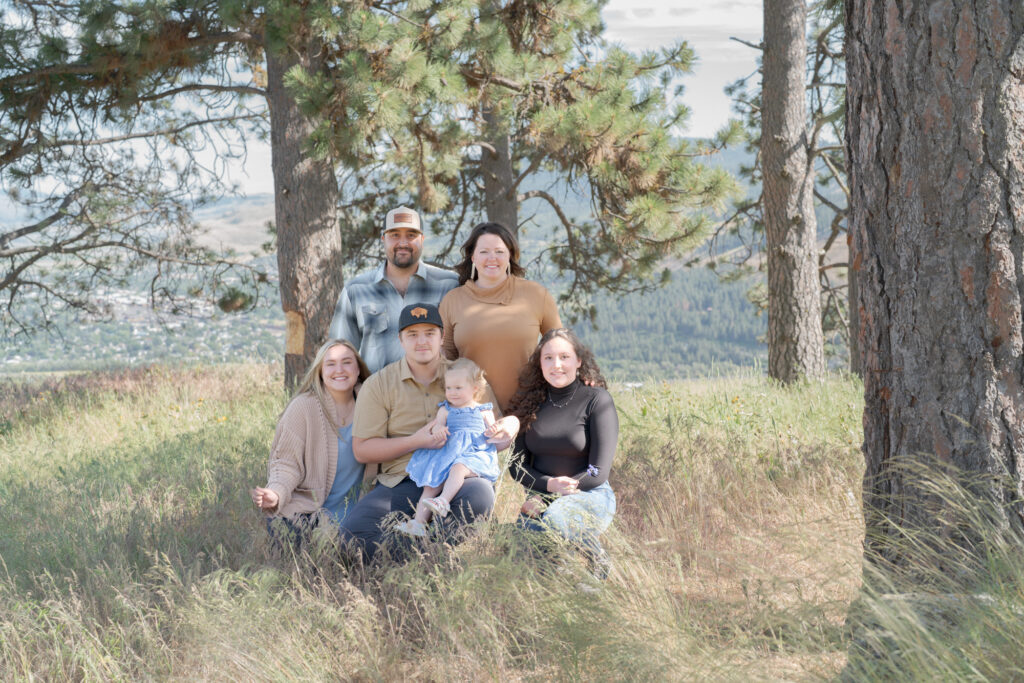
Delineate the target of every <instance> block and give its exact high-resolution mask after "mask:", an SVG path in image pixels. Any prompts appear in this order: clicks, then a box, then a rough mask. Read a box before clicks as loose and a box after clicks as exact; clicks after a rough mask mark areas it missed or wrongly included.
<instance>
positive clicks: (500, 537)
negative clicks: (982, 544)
mask: <svg viewBox="0 0 1024 683" xmlns="http://www.w3.org/2000/svg"><path fill="white" fill-rule="evenodd" d="M280 384H281V380H280V377H279V376H277V375H275V374H274V372H273V371H272V370H271V369H270V368H268V367H264V366H260V365H244V366H243V365H238V366H220V367H216V368H201V369H176V370H169V369H164V368H151V369H141V370H134V371H124V372H111V373H103V374H93V375H82V376H69V377H66V378H63V379H51V380H47V381H46V382H42V381H34V382H24V381H21V382H10V381H8V382H7V383H6V384H5V385H4V387H3V394H2V395H3V398H2V401H0V410H2V411H3V412H2V415H0V530H2V535H0V557H2V566H0V678H2V679H3V680H16V679H29V678H42V679H58V680H60V679H76V680H78V679H91V680H96V679H138V678H142V679H147V678H158V679H163V678H169V677H172V676H174V677H178V676H185V677H192V678H199V679H207V680H209V679H213V680H226V679H243V680H292V679H303V680H337V679H354V680H368V679H374V680H393V679H417V680H419V679H427V680H452V679H455V680H470V679H472V680H499V679H500V680H508V679H512V680H548V679H561V680H580V679H586V680H592V679H597V680H622V679H629V680H666V679H671V680H679V679H712V680H751V679H761V680H768V679H771V680H778V679H785V680H807V679H812V680H816V679H822V678H832V677H835V676H837V675H840V674H841V673H842V672H844V669H845V670H846V673H847V675H852V674H851V673H850V672H857V674H856V675H857V676H858V677H863V676H867V677H870V676H871V674H872V672H878V674H879V675H880V676H884V675H891V674H892V671H893V669H892V668H891V667H890V668H889V669H886V668H885V667H886V666H890V664H891V662H890V661H889V660H885V659H884V658H881V659H880V658H879V657H878V656H877V654H875V655H871V656H870V657H868V656H865V657H864V658H863V661H860V660H857V661H854V662H850V666H849V667H847V665H848V662H847V652H848V651H850V647H851V643H855V642H858V641H855V639H854V638H853V637H852V636H851V635H850V634H849V633H848V630H847V629H846V628H845V626H844V624H845V621H846V616H847V613H848V611H849V608H850V603H851V601H852V600H853V599H854V598H855V597H856V596H857V595H858V591H859V588H860V585H861V574H862V572H861V553H862V546H861V543H862V540H863V534H864V529H863V521H862V517H861V511H860V486H861V483H860V480H861V475H862V459H861V456H860V453H859V442H860V411H861V398H860V395H861V392H862V389H861V387H860V384H859V382H858V381H857V380H856V379H850V378H846V377H841V376H835V377H833V378H831V379H829V380H828V381H826V382H825V383H823V384H806V385H801V386H798V387H795V388H791V389H782V388H780V387H778V386H777V385H775V384H773V383H771V382H769V381H768V380H766V379H764V378H762V377H757V376H748V377H741V378H720V379H713V380H707V381H693V382H685V383H674V384H666V383H659V382H648V383H645V384H644V385H643V386H641V387H637V388H625V387H621V386H616V387H612V393H613V395H614V396H615V399H616V402H617V405H618V408H619V412H620V418H621V424H622V433H621V436H620V443H619V453H618V456H617V460H616V463H615V469H614V471H613V473H612V478H611V481H612V485H613V487H614V488H615V490H616V493H617V496H618V500H619V512H618V514H617V516H616V521H615V524H614V525H613V528H612V530H611V531H610V532H609V534H608V536H607V539H606V544H607V546H608V548H609V550H610V553H611V555H612V558H613V561H614V569H613V571H612V574H611V577H610V578H609V579H608V581H606V582H605V583H603V584H597V583H595V582H594V581H593V580H592V579H591V578H590V577H589V575H588V574H587V573H586V567H585V566H584V565H583V563H582V562H580V561H578V560H577V559H576V557H575V555H573V554H572V553H564V554H560V553H558V552H557V549H556V552H555V553H554V554H552V553H551V552H549V553H547V554H543V553H539V552H537V549H536V548H535V547H534V544H533V541H532V539H530V538H526V537H524V536H523V535H522V534H520V533H516V532H515V531H514V530H513V529H512V528H511V525H510V524H509V522H510V521H511V520H512V519H513V518H514V515H515V511H516V510H517V508H518V505H519V502H520V501H521V499H522V491H521V489H520V488H519V487H518V486H517V485H516V484H514V483H512V482H511V481H509V480H504V481H502V482H501V485H500V487H499V493H498V506H497V510H496V514H495V518H494V519H493V520H491V521H490V522H488V523H485V524H481V525H480V528H479V529H478V530H477V533H476V534H475V536H474V537H473V538H472V539H471V540H469V541H467V542H466V543H464V544H463V545H461V546H459V547H457V548H455V549H449V548H445V547H434V546H425V547H423V548H422V552H421V553H420V554H418V555H417V556H415V557H413V558H412V559H411V560H410V561H408V562H407V563H405V564H403V565H397V564H395V565H389V566H386V567H382V568H369V569H368V568H363V567H351V566H348V565H346V564H345V563H343V562H339V561H338V559H337V558H338V553H337V550H336V548H335V547H334V546H333V543H332V539H330V538H319V539H317V542H316V544H315V545H314V546H313V547H312V548H311V551H310V553H309V554H303V555H300V556H284V557H282V556H279V555H277V554H275V553H274V552H272V550H271V548H270V547H269V545H268V543H267V539H266V534H265V530H264V527H263V523H262V520H261V518H260V516H259V515H258V514H257V513H256V511H255V510H254V509H253V508H252V504H251V502H250V501H249V497H248V493H247V488H248V487H249V486H251V485H253V484H255V483H258V482H261V481H263V480H264V479H265V476H266V456H267V450H268V446H269V443H270V440H271V437H272V435H273V428H274V424H275V420H276V418H277V415H278V414H279V413H280V411H281V409H282V408H283V406H284V402H285V400H286V397H285V395H284V393H283V392H282V391H281V389H280ZM1016 577H1017V578H1016V579H1012V578H1011V579H1007V581H1008V584H1007V585H1008V586H1009V588H1007V590H1009V591H1010V592H1011V593H1012V591H1013V590H1016V588H1015V587H1014V586H1020V585H1024V581H1019V582H1018V583H1017V584H1014V583H1013V581H1014V580H1019V579H1020V575H1019V574H1017V575H1016ZM863 600H864V601H865V604H866V605H868V608H869V609H870V608H871V606H872V605H874V604H876V603H872V602H871V601H870V599H868V598H863ZM877 604H884V601H881V602H879V603H877ZM901 604H902V603H901ZM1000 604H1002V603H1000ZM1019 604H1020V601H1019V599H1018V602H1017V605H1019ZM900 609H902V607H900ZM882 611H883V612H884V610H882ZM986 614H988V613H987V612H986ZM1013 614H1014V613H1013V611H1012V609H1009V608H1008V611H1006V612H1005V615H1009V616H1007V618H1006V619H1005V620H1003V621H1000V622H999V623H1000V624H1003V625H1004V626H1005V624H1009V623H1012V620H1010V619H1009V617H1010V616H1012V615H1013ZM890 617H891V618H892V619H893V620H895V622H897V623H904V621H905V620H904V619H903V617H901V616H900V614H899V613H898V610H890ZM886 618H887V617H886V616H885V615H884V614H883V615H882V616H880V617H878V619H877V621H879V623H883V625H884V622H885V619H886ZM887 628H888V627H887ZM1008 628H1009V627H1005V628H1003V629H1002V630H1001V632H1000V633H1001V637H1002V638H1004V640H1005V641H1006V642H1008V643H1010V644H1011V645H1012V646H1013V647H1015V648H1016V647H1017V646H1019V644H1020V643H1021V642H1022V641H1021V640H1019V639H1017V638H1018V637H1019V636H1020V630H1019V629H1018V630H1017V631H1013V630H1012V628H1010V630H1009V631H1007V629H1008ZM892 630H893V629H892V628H889V631H892ZM889 631H887V632H889ZM918 635H920V634H918ZM919 640H920V638H919ZM924 642H925V646H926V647H927V638H925V640H924ZM978 647H979V648H980V650H979V651H984V652H986V653H987V652H988V649H986V647H987V646H978ZM862 649H863V650H864V651H865V652H868V651H870V647H868V646H867V645H865V646H864V647H863V648H862ZM989 649H990V648H989ZM954 650H955V651H954ZM954 650H951V653H952V654H950V659H949V661H950V662H952V664H951V665H950V666H951V667H952V668H946V669H941V668H940V669H935V671H937V672H939V673H942V672H945V673H949V671H959V670H961V669H957V668H956V667H958V666H961V665H963V663H964V662H965V661H967V662H969V661H970V657H971V656H970V654H969V653H968V654H964V650H963V649H962V648H961V649H959V650H956V649H955V648H954ZM855 651H857V650H856V647H855ZM1017 651H1019V650H1017ZM986 656H990V655H989V654H986ZM905 659H906V658H905V657H904V660H905ZM901 661H903V660H901ZM865 662H866V663H865ZM941 664H942V662H939V663H938V664H935V666H939V665H941ZM922 671H927V669H924V670H922ZM978 671H980V674H979V676H980V678H986V677H987V676H988V674H986V672H985V670H984V669H979V670H978ZM1011 677H1012V676H1011Z"/></svg>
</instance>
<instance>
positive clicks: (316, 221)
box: [266, 47, 342, 387]
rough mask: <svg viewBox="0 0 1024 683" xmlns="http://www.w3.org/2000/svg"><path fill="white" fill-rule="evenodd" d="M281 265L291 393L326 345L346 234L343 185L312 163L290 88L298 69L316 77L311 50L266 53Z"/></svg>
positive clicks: (306, 126)
mask: <svg viewBox="0 0 1024 683" xmlns="http://www.w3.org/2000/svg"><path fill="white" fill-rule="evenodd" d="M266 53H267V100H268V103H269V107H270V146H271V165H272V170H273V173H274V215H275V220H276V221H277V264H278V271H279V277H280V280H281V307H282V308H283V309H284V314H285V319H286V324H287V331H286V337H285V385H286V386H287V387H293V386H294V385H295V383H296V382H297V381H298V379H299V378H301V376H302V374H303V373H304V372H305V370H306V368H307V367H308V366H309V363H310V362H311V361H312V359H313V356H314V355H315V353H316V350H317V348H318V347H319V346H320V344H322V343H323V342H324V341H325V337H326V334H327V330H328V327H329V326H330V322H331V317H332V315H333V312H334V304H335V302H336V301H337V300H338V294H339V293H340V292H341V286H342V275H341V267H340V265H341V257H342V245H341V232H340V230H339V229H338V224H337V198H338V183H337V179H336V178H335V175H334V167H333V165H332V164H331V162H330V161H329V160H324V161H318V160H315V159H312V158H311V157H310V156H309V155H308V154H306V152H305V148H304V145H305V142H306V140H307V138H308V136H309V134H310V133H311V132H312V130H313V126H312V124H311V123H310V122H309V120H308V119H306V117H305V116H303V115H302V113H301V112H300V111H299V108H298V106H297V105H296V103H295V100H294V99H293V98H292V97H291V95H289V94H288V92H287V91H286V90H285V86H284V75H285V73H286V72H287V71H288V69H290V68H291V67H292V66H294V65H301V66H302V67H303V68H307V69H315V68H316V64H315V63H313V62H312V59H313V58H312V57H310V56H311V55H315V54H317V51H316V50H315V49H313V48H312V47H310V48H309V49H307V50H306V51H305V53H304V54H297V53H296V52H294V51H293V50H291V49H290V48H289V50H288V52H286V53H284V54H276V55H275V54H274V53H273V51H272V50H271V49H269V48H268V49H267V51H266Z"/></svg>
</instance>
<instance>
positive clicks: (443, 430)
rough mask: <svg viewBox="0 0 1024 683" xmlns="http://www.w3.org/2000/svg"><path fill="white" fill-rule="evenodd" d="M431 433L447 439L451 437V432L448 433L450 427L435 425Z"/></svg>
mask: <svg viewBox="0 0 1024 683" xmlns="http://www.w3.org/2000/svg"><path fill="white" fill-rule="evenodd" d="M430 433H431V435H433V436H443V437H444V438H445V439H447V438H448V437H449V436H451V432H449V431H448V425H439V424H435V425H434V426H433V427H431V428H430Z"/></svg>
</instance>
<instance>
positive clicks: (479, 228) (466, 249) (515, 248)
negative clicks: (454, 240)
mask: <svg viewBox="0 0 1024 683" xmlns="http://www.w3.org/2000/svg"><path fill="white" fill-rule="evenodd" d="M481 235H497V236H498V237H499V238H501V241H502V242H504V243H505V247H506V248H507V249H508V265H509V271H510V272H511V273H512V275H515V276H516V277H523V276H524V275H526V269H525V268H523V267H522V266H521V265H519V242H518V241H517V240H516V236H515V235H513V234H512V231H511V230H509V229H508V228H506V227H505V226H504V225H502V224H501V223H478V224H477V225H475V226H474V227H473V229H472V230H471V231H470V233H469V237H467V238H466V241H465V242H463V243H462V263H459V264H458V265H456V266H455V272H456V273H458V274H459V284H460V285H464V284H466V281H467V280H475V279H476V278H473V277H470V276H471V275H472V273H473V252H474V251H476V241H477V240H478V239H480V236H481Z"/></svg>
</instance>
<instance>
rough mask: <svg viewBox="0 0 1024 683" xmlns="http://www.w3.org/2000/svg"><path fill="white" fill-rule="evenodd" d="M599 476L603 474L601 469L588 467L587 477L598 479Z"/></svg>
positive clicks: (592, 466)
mask: <svg viewBox="0 0 1024 683" xmlns="http://www.w3.org/2000/svg"><path fill="white" fill-rule="evenodd" d="M599 474H601V468H599V467H596V466H594V465H587V476H589V477H596V476H597V475H599Z"/></svg>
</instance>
